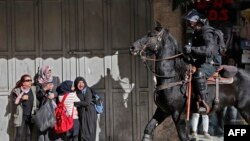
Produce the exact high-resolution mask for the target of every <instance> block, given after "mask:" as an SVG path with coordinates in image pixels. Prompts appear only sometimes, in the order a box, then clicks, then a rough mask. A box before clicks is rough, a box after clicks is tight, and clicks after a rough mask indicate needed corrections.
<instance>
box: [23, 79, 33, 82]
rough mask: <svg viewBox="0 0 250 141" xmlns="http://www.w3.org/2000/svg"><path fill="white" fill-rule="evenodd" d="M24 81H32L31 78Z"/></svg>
mask: <svg viewBox="0 0 250 141" xmlns="http://www.w3.org/2000/svg"><path fill="white" fill-rule="evenodd" d="M24 82H32V80H31V79H27V80H24Z"/></svg>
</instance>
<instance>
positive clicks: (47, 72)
mask: <svg viewBox="0 0 250 141" xmlns="http://www.w3.org/2000/svg"><path fill="white" fill-rule="evenodd" d="M52 81H53V76H52V73H51V67H50V66H48V65H44V66H43V67H42V68H41V69H40V70H39V77H38V82H39V83H40V84H42V85H45V84H47V83H51V82H52Z"/></svg>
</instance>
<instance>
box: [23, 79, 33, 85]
mask: <svg viewBox="0 0 250 141" xmlns="http://www.w3.org/2000/svg"><path fill="white" fill-rule="evenodd" d="M31 85H32V79H31V78H30V77H25V78H24V81H23V87H27V88H28V87H31Z"/></svg>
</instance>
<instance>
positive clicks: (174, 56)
mask: <svg viewBox="0 0 250 141" xmlns="http://www.w3.org/2000/svg"><path fill="white" fill-rule="evenodd" d="M163 33H164V28H162V29H161V31H160V32H159V33H158V34H157V35H156V38H157V41H158V42H161V41H162V38H163ZM150 44H152V43H149V41H147V42H146V44H144V45H143V48H142V50H141V51H140V57H141V59H142V60H143V63H144V64H145V65H146V67H147V69H148V70H150V71H151V72H152V73H154V74H155V76H156V77H162V78H172V77H173V76H162V75H159V74H157V73H156V72H155V71H153V69H152V68H150V66H149V64H148V62H147V61H153V62H158V61H163V60H172V59H176V58H178V57H180V56H182V55H183V53H179V54H176V55H173V56H170V57H166V58H162V59H154V58H149V57H147V56H146V54H145V50H146V48H147V47H149V45H150ZM159 47H160V46H158V45H156V47H155V49H154V50H155V51H157V50H158V49H159Z"/></svg>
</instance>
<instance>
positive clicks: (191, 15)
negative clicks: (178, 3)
mask: <svg viewBox="0 0 250 141" xmlns="http://www.w3.org/2000/svg"><path fill="white" fill-rule="evenodd" d="M184 19H185V20H188V21H191V22H198V21H199V20H200V13H199V12H198V11H197V10H195V9H192V10H190V11H189V12H188V13H187V14H186V15H185V16H184Z"/></svg>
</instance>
